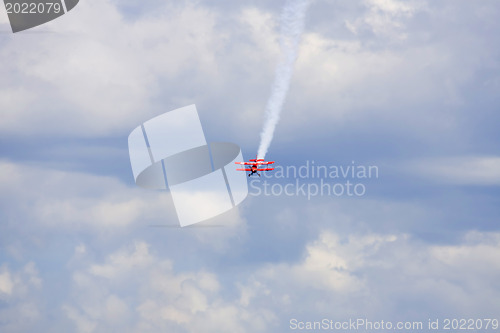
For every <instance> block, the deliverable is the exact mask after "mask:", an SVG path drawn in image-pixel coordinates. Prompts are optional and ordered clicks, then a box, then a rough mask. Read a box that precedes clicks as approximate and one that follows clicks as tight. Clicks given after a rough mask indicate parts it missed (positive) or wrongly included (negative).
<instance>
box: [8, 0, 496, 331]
mask: <svg viewBox="0 0 500 333" xmlns="http://www.w3.org/2000/svg"><path fill="white" fill-rule="evenodd" d="M284 5H285V0H283V1H281V0H280V1H263V0H254V1H238V2H237V1H227V0H224V1H215V0H207V1H202V0H198V1H192V0H183V1H173V0H172V1H169V0H164V1H160V0H151V1H146V2H144V1H133V0H123V1H115V0H82V1H81V2H80V4H79V5H78V6H77V7H75V9H74V10H72V11H71V12H69V13H68V14H66V15H64V16H62V17H60V18H59V19H57V20H54V21H52V22H50V23H48V24H45V25H43V26H40V27H37V28H35V29H32V30H28V31H25V32H21V33H17V34H12V33H11V31H10V26H9V23H8V19H7V15H6V11H5V10H4V9H3V8H0V30H1V33H0V60H1V65H0V114H1V117H0V149H1V155H0V171H1V172H0V198H1V200H0V331H2V332H35V331H37V332H112V331H114V332H288V331H291V328H290V320H291V319H297V320H298V321H315V320H316V321H317V320H321V319H323V318H328V319H332V320H338V321H344V320H349V319H357V318H367V319H368V320H372V321H380V320H384V321H393V322H397V321H422V322H424V323H425V325H424V327H426V325H427V322H428V319H432V320H435V319H439V320H441V322H442V321H443V320H444V319H445V318H457V319H460V318H474V319H476V318H497V319H499V317H500V285H499V284H498V280H499V278H500V260H499V259H500V227H499V226H500V188H499V186H500V146H499V142H500V134H499V133H500V132H499V131H498V126H499V123H500V113H499V112H498V110H499V106H500V62H499V59H500V45H499V43H498V31H500V4H499V3H498V2H497V1H493V0H485V1H480V2H479V1H477V2H476V1H466V0H464V1H457V0H439V1H430V0H428V1H423V0H422V1H415V0H411V1H398V0H364V1H362V0H360V1H337V0H312V1H311V5H310V7H309V10H308V13H307V17H306V28H305V32H304V34H303V36H302V41H301V44H300V51H299V58H298V60H297V62H296V64H295V72H294V76H293V78H292V82H291V86H290V91H289V95H288V98H287V101H286V103H285V106H284V109H283V113H282V117H281V121H280V123H279V124H278V127H277V129H276V135H275V138H274V141H273V142H272V144H271V147H270V149H269V152H268V155H267V157H269V158H271V159H273V160H276V161H277V163H278V164H279V165H282V166H287V165H290V166H297V167H299V166H301V165H304V164H306V163H307V162H308V161H309V163H312V161H314V162H315V163H316V164H317V165H327V166H349V165H373V166H377V167H378V170H379V175H378V178H372V179H357V180H356V179H353V181H354V182H359V183H363V185H364V186H365V188H366V193H365V194H364V195H363V196H347V195H342V196H333V195H330V196H328V195H323V196H320V195H317V196H314V197H312V198H310V199H308V198H307V197H305V196H303V195H300V193H299V195H293V196H286V195H277V196H273V195H264V194H263V193H262V194H261V195H255V193H253V194H252V195H250V196H249V197H248V198H247V199H246V200H245V201H244V202H243V204H242V205H240V206H239V207H238V208H237V209H234V210H232V211H230V212H228V213H226V214H223V215H221V216H219V217H217V218H215V219H213V220H210V221H208V222H207V223H206V224H202V225H200V226H201V227H196V228H177V227H175V225H176V224H177V220H176V213H175V208H174V206H173V202H172V199H171V197H170V195H169V193H162V192H155V191H148V190H144V189H141V188H138V187H136V186H135V184H134V179H133V176H132V171H131V168H130V162H129V157H128V148H127V137H128V134H129V133H130V132H131V131H132V130H133V129H134V128H135V127H136V126H138V125H139V124H141V123H142V122H144V121H146V120H148V119H150V118H152V117H154V116H156V115H159V114H162V113H164V112H166V111H169V110H173V109H176V108H179V107H183V106H186V105H190V104H196V106H197V108H198V112H199V114H200V118H201V121H202V123H203V126H204V131H205V135H206V138H207V140H208V141H228V142H234V143H237V144H239V145H240V146H241V147H242V150H243V154H244V157H246V158H250V157H252V156H253V155H254V154H255V152H256V150H257V147H258V143H259V142H258V140H259V133H260V130H261V127H262V121H263V115H264V113H263V112H264V107H265V104H266V101H267V98H268V97H269V94H270V88H271V84H272V81H273V77H274V69H275V67H276V65H277V63H278V61H279V56H280V49H279V42H278V39H279V14H280V11H281V9H282V8H283V6H284ZM267 181H268V182H269V183H270V184H273V183H277V184H285V183H287V182H293V183H294V182H295V179H276V178H269V179H267ZM318 181H319V180H318V179H312V180H306V182H318ZM328 181H330V182H332V181H339V182H342V181H343V180H342V179H340V180H339V179H337V180H332V179H330V180H328ZM261 185H262V183H259V184H257V186H258V187H259V186H261ZM424 331H425V330H424Z"/></svg>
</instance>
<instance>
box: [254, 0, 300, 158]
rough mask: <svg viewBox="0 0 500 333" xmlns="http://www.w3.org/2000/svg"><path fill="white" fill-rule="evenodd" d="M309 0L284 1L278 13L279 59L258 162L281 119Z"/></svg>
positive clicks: (268, 104)
mask: <svg viewBox="0 0 500 333" xmlns="http://www.w3.org/2000/svg"><path fill="white" fill-rule="evenodd" d="M308 5H309V0H287V4H286V5H285V8H284V9H283V12H282V13H281V29H280V33H281V36H280V48H281V56H282V59H281V61H280V63H279V64H278V67H277V68H276V74H275V77H274V82H273V86H272V91H271V96H270V97H269V100H268V101H267V104H266V112H265V120H264V127H263V129H262V132H261V133H260V145H259V150H258V153H257V156H258V158H265V156H266V154H267V150H268V148H269V145H270V144H271V141H272V139H273V136H274V129H275V128H276V124H277V123H278V121H279V119H280V113H281V109H282V108H283V103H284V102H285V98H286V94H287V93H288V88H289V86H290V79H291V78H292V73H293V64H294V63H295V60H296V59H297V51H298V46H299V42H300V36H301V35H302V31H303V30H304V18H305V16H306V10H307V7H308Z"/></svg>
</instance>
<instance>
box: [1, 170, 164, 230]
mask: <svg viewBox="0 0 500 333" xmlns="http://www.w3.org/2000/svg"><path fill="white" fill-rule="evenodd" d="M0 167H1V168H2V170H3V172H2V174H1V176H0V184H1V186H2V188H4V189H5V192H3V193H2V196H3V198H4V203H5V211H6V212H11V214H13V212H14V211H16V210H19V209H24V207H29V209H28V210H26V212H25V215H27V216H29V217H30V218H31V219H32V223H35V224H39V223H41V224H43V225H44V226H46V227H49V228H62V229H63V230H93V231H98V232H103V233H109V232H110V231H111V230H113V231H114V232H116V231H119V230H123V229H126V228H127V227H129V226H131V225H132V224H133V223H136V222H138V221H139V220H141V219H142V218H151V217H155V218H160V219H165V220H168V219H169V218H170V219H172V218H174V215H172V214H173V213H174V211H173V210H172V206H169V205H172V203H171V199H170V198H169V197H168V194H166V193H158V192H154V191H144V190H140V189H138V188H129V187H127V186H125V185H124V184H122V183H121V182H120V181H118V180H117V179H115V178H112V177H105V176H95V175H89V174H85V173H80V172H67V171H59V170H53V169H48V168H38V167H33V166H27V165H24V164H20V163H13V162H8V161H1V162H0ZM7 193H8V194H7ZM41 193H43V195H41ZM7 202H9V203H7Z"/></svg>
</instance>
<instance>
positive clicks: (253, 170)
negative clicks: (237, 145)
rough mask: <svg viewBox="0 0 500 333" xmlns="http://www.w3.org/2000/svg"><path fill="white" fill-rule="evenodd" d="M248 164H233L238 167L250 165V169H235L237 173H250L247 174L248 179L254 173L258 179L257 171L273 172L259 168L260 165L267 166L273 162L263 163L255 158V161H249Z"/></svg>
mask: <svg viewBox="0 0 500 333" xmlns="http://www.w3.org/2000/svg"><path fill="white" fill-rule="evenodd" d="M249 161H250V162H234V164H239V165H251V167H250V168H241V169H236V170H237V171H250V173H249V174H248V177H250V176H251V175H253V174H254V173H256V174H257V175H259V177H260V173H258V172H257V171H271V170H274V168H260V166H261V165H269V164H273V163H274V161H270V162H265V161H264V159H263V158H260V159H258V158H257V157H255V159H252V160H249Z"/></svg>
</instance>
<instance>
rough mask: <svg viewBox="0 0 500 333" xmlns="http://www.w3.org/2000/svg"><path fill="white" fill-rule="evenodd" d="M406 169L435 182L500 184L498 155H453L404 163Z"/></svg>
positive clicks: (499, 158) (499, 159)
mask: <svg viewBox="0 0 500 333" xmlns="http://www.w3.org/2000/svg"><path fill="white" fill-rule="evenodd" d="M404 167H405V168H406V169H407V170H408V171H410V172H412V173H415V174H417V175H419V176H421V177H425V178H428V179H431V180H433V181H434V182H437V183H448V184H456V185H495V186H497V185H500V157H496V156H453V157H438V158H431V159H424V160H417V161H412V162H407V163H405V166H404Z"/></svg>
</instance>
